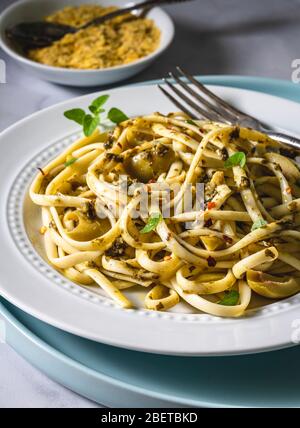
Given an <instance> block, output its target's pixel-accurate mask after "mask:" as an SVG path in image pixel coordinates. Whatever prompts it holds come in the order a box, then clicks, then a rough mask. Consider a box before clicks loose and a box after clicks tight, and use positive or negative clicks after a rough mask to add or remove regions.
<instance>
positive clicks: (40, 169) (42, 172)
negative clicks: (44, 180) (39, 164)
mask: <svg viewBox="0 0 300 428" xmlns="http://www.w3.org/2000/svg"><path fill="white" fill-rule="evenodd" d="M38 170H39V171H40V173H41V174H43V175H44V176H45V175H46V174H45V172H44V171H43V170H42V168H38Z"/></svg>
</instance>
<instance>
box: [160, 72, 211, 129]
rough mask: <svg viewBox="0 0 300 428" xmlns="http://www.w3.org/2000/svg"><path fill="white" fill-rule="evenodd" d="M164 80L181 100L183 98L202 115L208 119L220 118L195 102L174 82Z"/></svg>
mask: <svg viewBox="0 0 300 428" xmlns="http://www.w3.org/2000/svg"><path fill="white" fill-rule="evenodd" d="M163 81H164V82H165V83H166V84H167V85H168V86H169V88H170V89H171V90H172V91H173V92H174V93H175V94H176V95H177V96H178V97H179V98H181V100H183V101H184V102H185V103H186V104H187V105H189V106H190V107H192V109H193V110H195V111H196V112H198V113H199V114H200V115H201V116H203V117H205V118H206V119H209V120H212V121H215V120H218V118H217V116H216V115H215V114H213V113H212V112H208V111H207V110H204V109H202V108H201V107H200V106H199V105H198V104H196V103H194V101H192V100H191V99H190V98H189V97H187V96H186V95H185V94H184V93H183V92H182V91H180V90H179V89H177V88H176V87H175V86H174V85H173V84H172V83H170V82H169V81H168V80H167V79H163Z"/></svg>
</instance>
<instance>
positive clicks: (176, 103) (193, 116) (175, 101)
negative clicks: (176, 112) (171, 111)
mask: <svg viewBox="0 0 300 428" xmlns="http://www.w3.org/2000/svg"><path fill="white" fill-rule="evenodd" d="M158 87H159V89H160V90H161V91H162V92H163V93H164V95H165V96H166V97H167V98H169V100H170V101H172V103H173V104H175V105H176V107H178V108H179V109H180V110H181V111H183V112H184V113H185V114H187V115H188V116H189V117H191V118H195V114H194V113H193V112H192V111H190V110H188V109H187V108H186V107H185V106H184V105H183V104H181V103H180V102H179V101H178V100H177V99H176V98H175V97H173V95H171V94H169V92H167V91H166V90H165V89H164V88H163V87H162V86H161V85H158Z"/></svg>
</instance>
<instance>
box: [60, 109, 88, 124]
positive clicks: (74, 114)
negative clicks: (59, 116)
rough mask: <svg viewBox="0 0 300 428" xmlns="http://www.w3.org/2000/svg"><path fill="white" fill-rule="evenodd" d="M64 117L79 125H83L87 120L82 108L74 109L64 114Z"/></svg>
mask: <svg viewBox="0 0 300 428" xmlns="http://www.w3.org/2000/svg"><path fill="white" fill-rule="evenodd" d="M64 116H65V117H66V118H67V119H69V120H73V121H74V122H76V123H78V124H79V125H83V121H84V118H85V111H84V110H82V109H81V108H73V109H72V110H67V111H65V112H64Z"/></svg>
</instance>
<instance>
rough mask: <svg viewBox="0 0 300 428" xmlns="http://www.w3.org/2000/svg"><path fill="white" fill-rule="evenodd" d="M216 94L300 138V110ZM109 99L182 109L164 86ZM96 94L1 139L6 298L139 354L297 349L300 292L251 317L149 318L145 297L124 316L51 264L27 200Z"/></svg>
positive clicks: (136, 111) (1, 269) (184, 312)
mask: <svg viewBox="0 0 300 428" xmlns="http://www.w3.org/2000/svg"><path fill="white" fill-rule="evenodd" d="M214 90H215V91H216V92H217V93H218V94H219V95H221V96H222V97H225V98H226V99H227V100H229V101H231V102H234V104H235V105H236V106H237V107H238V108H240V109H242V110H245V111H247V112H249V113H250V114H252V115H254V116H256V117H258V118H260V119H263V120H264V121H265V122H267V123H269V124H273V125H277V126H278V127H279V128H280V129H283V130H288V131H289V132H290V133H294V134H298V135H299V134H300V125H299V117H300V105H298V104H296V103H293V102H291V101H286V100H283V99H280V98H277V97H273V96H270V95H264V94H261V93H256V92H252V91H246V90H241V89H233V88H225V87H216V86H214ZM110 94H111V97H110V99H109V103H108V104H109V105H108V108H109V107H112V106H117V107H119V108H121V109H122V110H123V111H125V112H126V113H127V114H128V115H129V116H135V115H140V114H146V113H151V112H153V111H161V112H162V113H168V112H169V111H174V107H173V106H172V104H170V102H169V101H168V100H167V99H166V98H165V97H164V96H163V95H161V93H160V91H159V90H158V89H157V87H156V86H138V87H129V88H123V89H116V90H112V91H110ZM95 96H96V94H92V95H88V96H84V97H81V98H77V99H75V100H71V101H67V102H64V103H61V104H59V105H57V106H54V107H51V108H48V109H46V110H43V111H41V112H38V113H36V114H34V115H33V116H30V117H29V118H27V119H24V120H22V121H21V122H19V123H17V124H15V125H14V126H12V127H11V128H9V129H8V130H6V131H5V132H3V133H2V134H1V135H0V147H1V154H2V159H1V168H0V209H1V222H0V236H1V249H0V294H2V295H3V297H5V298H6V299H8V300H9V301H11V302H12V303H13V304H15V305H16V306H18V307H20V308H21V309H23V310H25V311H27V312H28V313H30V314H32V315H34V316H36V317H37V318H39V319H41V320H43V321H46V322H48V323H50V324H52V325H55V326H56V327H59V328H61V329H63V330H66V331H69V332H71V333H74V334H77V335H80V336H83V337H87V338H89V339H93V340H96V341H99V342H104V343H108V344H111V345H116V346H120V347H124V348H130V349H135V350H140V351H147V352H155V353H165V354H178V355H225V354H238V353H250V352H259V351H264V350H270V349H274V348H280V347H285V346H290V345H292V337H293V336H292V334H293V329H292V328H293V326H294V327H297V321H295V320H297V319H298V318H300V294H299V295H296V296H294V297H291V298H289V299H286V300H283V301H280V302H276V303H272V304H269V305H267V306H264V307H261V308H258V309H256V310H250V311H248V313H247V315H246V316H245V317H243V318H240V319H222V318H217V317H213V316H210V315H207V314H196V313H194V312H193V311H192V310H191V309H190V308H189V307H188V306H186V305H185V304H183V303H182V304H180V305H178V306H176V311H175V309H174V310H173V312H165V313H161V312H152V311H147V310H144V309H143V308H142V303H141V302H142V300H141V296H140V294H139V292H133V294H132V292H131V291H128V293H131V294H130V297H131V298H133V299H134V301H135V302H136V304H137V307H138V309H135V310H124V309H120V308H119V307H117V306H116V305H115V304H114V303H113V302H112V301H111V300H110V299H109V298H107V297H105V296H104V295H103V294H101V292H96V290H97V289H96V288H90V289H85V288H83V287H80V286H79V285H76V284H74V283H72V282H70V281H68V280H67V279H66V278H64V277H63V276H62V275H61V274H60V273H58V272H57V271H55V270H54V269H53V268H52V267H50V266H49V265H48V263H47V262H46V261H45V260H44V259H43V256H44V252H43V246H42V244H41V241H40V240H41V238H40V234H39V232H38V226H39V223H40V212H39V209H38V208H36V207H34V206H33V204H32V203H31V201H30V200H29V198H28V195H27V192H28V186H29V184H30V182H31V181H32V178H33V176H34V175H35V174H36V168H37V167H39V166H43V165H44V164H46V163H47V162H48V161H49V159H51V158H52V157H53V156H55V154H57V153H58V152H60V151H61V150H62V148H63V147H64V146H66V145H67V144H70V142H71V141H73V140H74V139H75V138H77V137H78V135H79V134H78V128H77V127H76V125H73V123H72V122H70V121H68V120H66V119H65V118H64V117H63V112H64V111H65V110H67V109H70V108H72V107H82V108H86V107H87V106H88V104H89V102H90V101H91V100H92V99H94V98H95ZM145 100H147V103H145ZM260 303H263V302H260ZM269 303H270V302H269ZM293 323H294V324H293Z"/></svg>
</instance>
